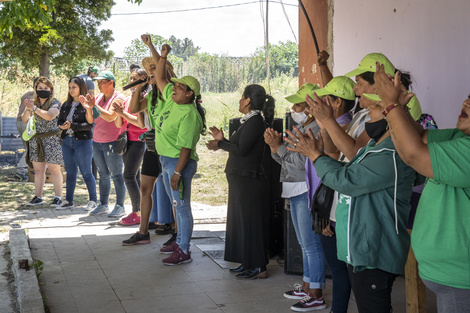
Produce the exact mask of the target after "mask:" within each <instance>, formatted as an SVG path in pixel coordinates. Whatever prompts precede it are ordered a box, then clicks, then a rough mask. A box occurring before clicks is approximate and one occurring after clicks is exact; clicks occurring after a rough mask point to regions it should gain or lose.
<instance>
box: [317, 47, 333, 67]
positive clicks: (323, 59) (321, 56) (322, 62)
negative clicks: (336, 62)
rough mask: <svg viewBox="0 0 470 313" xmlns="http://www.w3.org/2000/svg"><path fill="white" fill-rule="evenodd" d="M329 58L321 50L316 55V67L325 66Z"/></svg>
mask: <svg viewBox="0 0 470 313" xmlns="http://www.w3.org/2000/svg"><path fill="white" fill-rule="evenodd" d="M329 58H330V55H329V54H328V52H326V51H325V50H322V51H321V52H320V53H319V54H318V58H317V62H318V65H325V64H326V62H327V61H328V59H329Z"/></svg>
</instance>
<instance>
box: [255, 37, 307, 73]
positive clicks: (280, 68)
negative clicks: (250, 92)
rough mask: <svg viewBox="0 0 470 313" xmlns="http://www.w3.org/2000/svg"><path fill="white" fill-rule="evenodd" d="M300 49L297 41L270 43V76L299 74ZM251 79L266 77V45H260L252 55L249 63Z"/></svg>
mask: <svg viewBox="0 0 470 313" xmlns="http://www.w3.org/2000/svg"><path fill="white" fill-rule="evenodd" d="M298 63H299V49H298V46H297V44H296V43H295V42H293V41H287V42H286V43H283V42H279V44H277V45H273V44H269V73H270V78H274V77H277V76H279V75H281V74H287V75H293V76H298V75H299V65H298ZM249 72H250V73H249V75H248V79H249V80H250V81H256V80H259V79H265V78H266V47H264V46H263V47H259V48H258V49H256V52H255V53H254V54H253V55H252V58H251V61H250V64H249Z"/></svg>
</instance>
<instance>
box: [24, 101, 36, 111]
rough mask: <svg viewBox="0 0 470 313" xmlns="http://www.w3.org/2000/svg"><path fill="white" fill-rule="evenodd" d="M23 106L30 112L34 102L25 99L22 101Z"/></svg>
mask: <svg viewBox="0 0 470 313" xmlns="http://www.w3.org/2000/svg"><path fill="white" fill-rule="evenodd" d="M24 106H25V107H26V108H27V109H29V110H32V109H34V102H33V100H32V99H25V100H24Z"/></svg>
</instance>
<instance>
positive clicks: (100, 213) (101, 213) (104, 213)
mask: <svg viewBox="0 0 470 313" xmlns="http://www.w3.org/2000/svg"><path fill="white" fill-rule="evenodd" d="M107 214H109V212H108V211H106V212H99V213H91V212H90V215H107Z"/></svg>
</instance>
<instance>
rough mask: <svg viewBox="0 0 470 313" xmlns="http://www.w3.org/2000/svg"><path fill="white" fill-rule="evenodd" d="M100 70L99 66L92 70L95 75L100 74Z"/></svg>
mask: <svg viewBox="0 0 470 313" xmlns="http://www.w3.org/2000/svg"><path fill="white" fill-rule="evenodd" d="M99 70H100V69H99V68H98V66H93V67H92V68H91V71H92V72H93V73H95V74H98V72H99Z"/></svg>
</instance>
